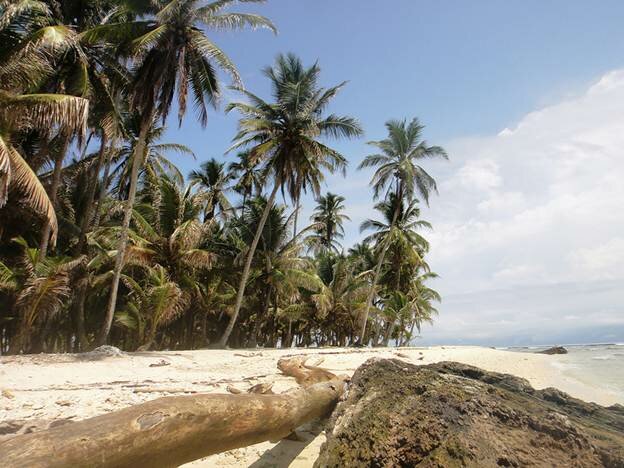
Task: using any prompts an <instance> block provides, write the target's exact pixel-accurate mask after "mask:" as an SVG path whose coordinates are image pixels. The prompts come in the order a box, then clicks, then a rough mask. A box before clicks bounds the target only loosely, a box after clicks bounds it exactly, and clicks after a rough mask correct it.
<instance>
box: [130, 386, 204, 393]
mask: <svg viewBox="0 0 624 468" xmlns="http://www.w3.org/2000/svg"><path fill="white" fill-rule="evenodd" d="M133 392H134V393H197V390H191V389H188V388H162V387H147V388H135V389H134V390H133Z"/></svg>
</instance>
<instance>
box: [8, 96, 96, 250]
mask: <svg viewBox="0 0 624 468" xmlns="http://www.w3.org/2000/svg"><path fill="white" fill-rule="evenodd" d="M87 112H88V101H87V100H85V99H82V98H79V97H73V96H66V95H60V94H13V93H10V92H8V91H4V90H2V89H0V208H1V207H3V206H4V205H5V204H6V203H7V197H8V193H9V187H13V188H16V189H18V191H19V192H21V195H22V197H23V199H24V201H25V202H26V203H27V204H28V205H30V206H31V207H32V208H33V210H34V211H36V212H38V213H40V214H41V215H42V216H43V217H44V218H45V220H46V223H45V225H44V226H49V231H48V232H49V234H50V240H51V242H52V243H53V244H54V243H55V242H56V235H57V230H58V226H57V219H56V213H55V211H54V204H53V202H52V201H51V200H50V198H49V197H48V195H47V193H46V191H45V189H44V188H43V186H42V185H41V182H40V181H39V178H38V177H37V175H36V173H35V172H34V171H33V169H32V168H31V167H30V165H29V164H28V162H27V161H26V159H25V158H24V155H23V154H21V153H20V151H19V148H18V147H16V146H15V145H14V144H13V137H14V136H16V135H17V133H18V132H24V131H28V130H39V131H47V130H48V129H50V128H54V127H56V128H59V129H60V131H62V132H65V133H73V132H76V131H78V132H82V131H84V128H85V124H86V121H87ZM44 229H46V228H44Z"/></svg>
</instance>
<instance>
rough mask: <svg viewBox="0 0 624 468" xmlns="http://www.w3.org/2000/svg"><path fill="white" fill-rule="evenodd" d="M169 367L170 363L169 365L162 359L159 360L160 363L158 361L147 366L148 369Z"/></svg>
mask: <svg viewBox="0 0 624 468" xmlns="http://www.w3.org/2000/svg"><path fill="white" fill-rule="evenodd" d="M170 365H171V363H170V362H167V361H165V360H164V359H161V360H160V361H158V362H153V363H152V364H150V365H149V366H150V367H164V366H170Z"/></svg>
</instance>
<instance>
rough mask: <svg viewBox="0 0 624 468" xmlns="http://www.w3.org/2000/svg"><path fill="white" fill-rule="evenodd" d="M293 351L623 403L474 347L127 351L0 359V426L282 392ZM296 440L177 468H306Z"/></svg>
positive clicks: (523, 356)
mask: <svg viewBox="0 0 624 468" xmlns="http://www.w3.org/2000/svg"><path fill="white" fill-rule="evenodd" d="M294 354H312V355H314V356H315V357H314V358H312V359H311V361H315V360H316V359H317V357H318V358H323V359H324V361H323V363H322V367H325V368H327V369H329V370H331V371H333V372H335V373H345V374H352V373H353V371H354V370H355V369H356V368H357V367H358V366H359V365H360V364H362V363H363V362H364V361H366V360H367V359H369V358H371V357H374V356H377V357H395V358H399V359H403V360H405V361H409V362H412V363H414V364H429V363H433V362H439V361H458V362H462V363H465V364H470V365H474V366H478V367H481V368H483V369H486V370H490V371H496V372H504V373H510V374H514V375H517V376H519V377H523V378H525V379H527V380H528V381H529V382H530V383H531V384H532V385H533V386H534V387H535V388H538V389H541V388H545V387H556V388H558V389H560V390H563V391H565V392H567V393H569V394H571V395H572V396H575V397H577V398H581V399H583V400H586V401H594V402H596V403H600V404H602V405H611V404H613V403H624V401H622V400H621V398H620V397H619V396H617V395H616V394H613V393H609V392H606V391H603V390H601V389H600V388H599V387H597V386H593V385H591V384H588V383H586V382H582V381H581V380H580V379H579V380H577V379H575V378H573V377H571V376H569V375H565V374H563V373H562V372H561V371H560V370H558V368H557V366H556V363H557V359H559V357H558V356H546V355H540V354H528V353H515V352H508V351H501V350H495V349H489V348H479V347H434V348H402V349H400V350H397V349H391V348H390V349H389V348H382V349H375V350H370V349H365V350H355V349H336V348H327V349H309V350H298V349H297V350H258V351H213V350H199V351H178V352H150V353H132V354H126V355H123V356H117V357H106V358H105V359H101V360H94V361H90V360H84V359H81V358H80V357H77V356H75V355H32V356H7V357H0V392H1V394H0V423H3V422H6V421H12V420H27V421H28V423H30V422H32V423H33V424H37V423H35V421H45V420H48V421H49V420H56V419H62V418H70V419H72V420H78V419H83V418H87V417H90V416H95V415H98V414H102V413H105V412H109V411H113V410H116V409H120V408H123V407H125V406H129V405H132V404H136V403H141V402H144V401H148V400H152V399H154V398H158V397H161V396H167V395H180V394H184V392H209V393H224V392H226V386H227V385H231V386H234V387H237V388H239V389H241V390H246V389H247V388H249V387H250V386H252V385H255V384H257V383H261V382H262V383H264V382H271V383H273V384H274V386H273V389H274V391H275V392H281V391H283V390H286V389H288V388H291V387H293V386H294V385H295V382H294V381H293V379H290V378H287V377H284V376H281V375H279V374H278V373H277V369H276V363H277V360H278V359H279V358H280V357H282V356H285V355H294ZM301 436H302V438H303V439H304V440H303V441H301V442H297V441H289V440H283V441H281V442H279V443H278V444H272V443H269V442H266V443H262V444H257V445H254V446H252V447H247V448H245V449H238V450H233V451H230V452H226V453H224V454H220V455H215V456H212V457H208V458H206V459H203V460H200V461H196V462H193V463H191V464H188V465H185V466H193V467H199V466H201V467H213V466H223V467H246V466H251V467H256V468H258V467H263V466H266V467H288V466H291V467H307V466H312V464H313V463H314V460H315V459H316V456H317V454H318V450H319V447H320V445H321V444H322V442H323V440H324V435H323V433H322V427H321V426H320V425H312V426H310V427H306V428H304V430H302V431H301ZM0 437H1V436H0Z"/></svg>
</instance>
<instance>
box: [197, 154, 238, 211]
mask: <svg viewBox="0 0 624 468" xmlns="http://www.w3.org/2000/svg"><path fill="white" fill-rule="evenodd" d="M232 178H233V175H232V173H228V172H226V171H225V163H220V162H218V161H217V160H216V159H215V158H212V159H209V160H208V161H205V162H204V163H202V165H201V170H199V171H192V172H191V173H190V174H189V179H190V180H191V184H193V185H195V186H198V187H199V189H200V191H201V193H202V194H203V198H204V200H205V205H204V222H206V221H209V220H211V219H213V218H214V217H215V214H216V210H217V209H218V210H219V215H220V216H221V218H223V219H226V218H227V217H228V215H229V211H230V210H231V209H232V205H231V204H230V202H229V200H228V199H227V197H226V195H225V194H226V192H227V191H228V190H230V187H229V183H230V181H231V180H232Z"/></svg>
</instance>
